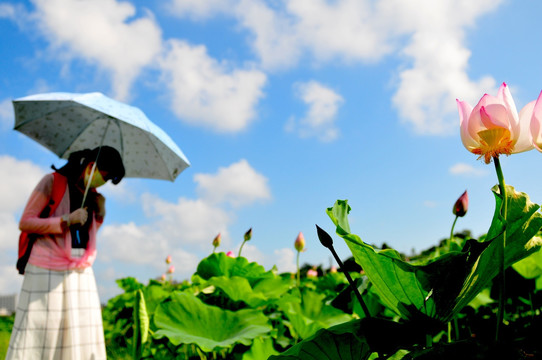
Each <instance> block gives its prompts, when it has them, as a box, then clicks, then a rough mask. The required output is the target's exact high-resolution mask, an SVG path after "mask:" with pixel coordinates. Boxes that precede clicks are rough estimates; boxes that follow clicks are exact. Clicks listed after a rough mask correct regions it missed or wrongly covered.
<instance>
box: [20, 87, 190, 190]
mask: <svg viewBox="0 0 542 360" xmlns="http://www.w3.org/2000/svg"><path fill="white" fill-rule="evenodd" d="M13 107H14V110H15V127H14V128H15V130H17V131H20V132H21V133H23V134H25V135H27V136H28V137H30V138H32V139H34V140H35V141H37V142H38V143H40V144H42V145H43V146H45V147H46V148H48V149H49V150H51V151H52V152H54V153H55V154H57V155H58V156H59V157H61V158H63V159H68V157H69V155H70V154H71V153H72V152H75V151H78V150H84V149H93V148H96V147H99V146H102V145H108V146H111V147H114V148H115V149H117V150H118V151H119V153H120V154H121V157H122V160H123V163H124V167H125V169H126V175H125V176H126V177H136V178H151V179H165V180H170V181H174V180H175V178H176V177H177V176H178V175H179V174H180V173H181V172H182V171H183V170H184V169H185V168H187V167H188V166H190V162H189V161H188V159H187V158H186V157H185V156H184V154H183V152H182V151H181V149H180V148H179V147H178V146H177V145H176V144H175V143H174V142H173V140H172V139H171V138H170V137H169V136H168V135H167V134H166V133H165V132H164V131H163V130H162V129H161V128H159V127H158V126H156V125H155V124H154V123H153V122H152V121H150V120H149V119H148V118H147V117H146V116H145V114H144V113H143V112H142V111H141V110H140V109H138V108H136V107H133V106H130V105H127V104H124V103H121V102H119V101H116V100H113V99H111V98H109V97H107V96H105V95H103V94H101V93H98V92H94V93H88V94H74V93H47V94H38V95H31V96H26V97H23V98H20V99H16V100H14V101H13ZM98 162H99V160H98Z"/></svg>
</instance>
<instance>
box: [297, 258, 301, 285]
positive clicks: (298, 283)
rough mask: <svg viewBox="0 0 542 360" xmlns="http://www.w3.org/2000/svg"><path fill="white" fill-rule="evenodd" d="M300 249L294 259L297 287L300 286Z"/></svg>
mask: <svg viewBox="0 0 542 360" xmlns="http://www.w3.org/2000/svg"><path fill="white" fill-rule="evenodd" d="M300 253H301V251H298V252H297V260H296V266H297V287H300V286H301V271H300V269H299V254H300Z"/></svg>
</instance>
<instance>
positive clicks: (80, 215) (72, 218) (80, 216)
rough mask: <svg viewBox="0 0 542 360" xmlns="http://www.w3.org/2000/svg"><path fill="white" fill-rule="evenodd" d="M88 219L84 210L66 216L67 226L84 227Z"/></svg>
mask: <svg viewBox="0 0 542 360" xmlns="http://www.w3.org/2000/svg"><path fill="white" fill-rule="evenodd" d="M87 219H88V211H87V209H86V208H82V209H77V210H75V211H74V212H72V213H71V214H70V215H68V226H71V225H75V224H79V225H84V224H85V223H86V222H87Z"/></svg>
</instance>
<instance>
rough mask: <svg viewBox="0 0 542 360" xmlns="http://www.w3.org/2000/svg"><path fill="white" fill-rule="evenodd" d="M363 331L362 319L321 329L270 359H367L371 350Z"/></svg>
mask: <svg viewBox="0 0 542 360" xmlns="http://www.w3.org/2000/svg"><path fill="white" fill-rule="evenodd" d="M361 332H362V331H361V321H360V320H354V321H350V322H347V323H343V324H340V325H336V326H333V327H330V328H329V329H320V330H318V331H317V332H316V333H315V334H314V335H313V336H311V337H309V338H307V339H305V340H303V341H301V342H300V343H298V344H296V345H294V346H292V347H291V348H290V349H288V350H287V351H285V352H283V353H282V354H280V355H276V356H271V357H270V358H269V360H314V359H318V360H365V359H368V358H369V356H370V355H371V350H370V348H369V345H368V344H367V340H366V339H365V337H363V336H360V335H359V334H361Z"/></svg>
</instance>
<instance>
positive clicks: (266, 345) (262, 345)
mask: <svg viewBox="0 0 542 360" xmlns="http://www.w3.org/2000/svg"><path fill="white" fill-rule="evenodd" d="M278 353H279V352H278V351H277V350H275V348H274V347H273V339H271V338H256V339H254V342H253V343H252V346H251V347H250V350H248V351H247V352H245V353H244V354H243V360H261V359H267V358H268V357H269V356H271V355H277V354H278Z"/></svg>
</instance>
